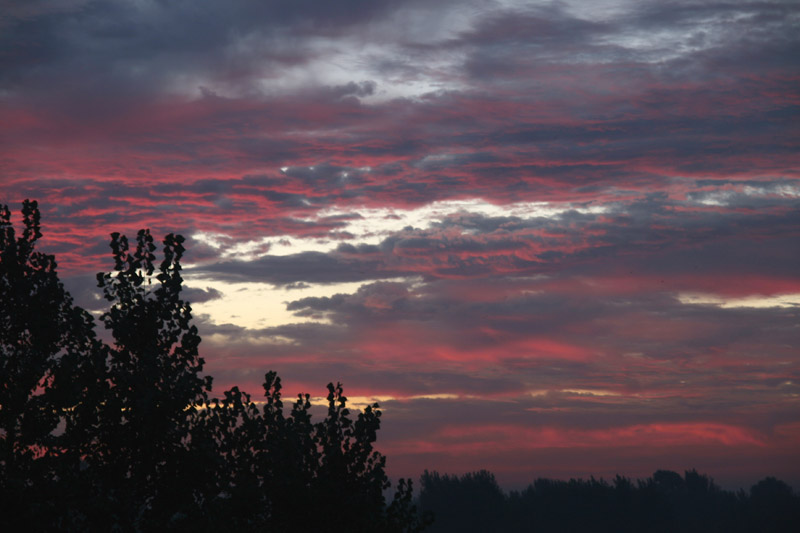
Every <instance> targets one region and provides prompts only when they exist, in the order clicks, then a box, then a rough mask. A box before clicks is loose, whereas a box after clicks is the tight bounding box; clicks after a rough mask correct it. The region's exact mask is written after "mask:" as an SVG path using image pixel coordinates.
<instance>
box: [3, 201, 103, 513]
mask: <svg viewBox="0 0 800 533" xmlns="http://www.w3.org/2000/svg"><path fill="white" fill-rule="evenodd" d="M22 215H23V224H24V229H23V231H22V234H21V235H20V236H17V235H16V234H15V231H14V228H13V226H12V224H11V213H10V211H9V209H8V207H7V206H4V205H3V206H0V302H2V305H0V324H2V327H0V509H2V510H3V515H4V516H6V517H8V518H10V519H12V520H13V518H12V517H17V518H18V519H19V520H20V521H24V522H25V523H26V524H28V525H35V524H36V523H39V522H46V521H47V520H49V519H51V518H52V517H53V516H56V515H63V514H64V513H65V508H64V507H68V505H59V504H65V499H64V498H61V499H59V498H54V497H53V496H54V494H57V493H58V492H59V491H61V490H62V488H63V487H64V486H65V485H66V484H67V483H68V482H69V480H71V479H72V478H74V476H75V475H77V474H78V472H79V471H80V447H79V445H78V443H77V441H76V438H77V437H78V435H79V434H80V432H81V431H82V427H81V425H80V424H78V423H77V421H78V420H79V419H80V420H90V419H91V418H93V417H94V416H96V409H95V407H94V406H93V405H92V402H91V397H92V395H93V394H94V392H95V391H94V390H93V389H94V387H96V386H102V384H101V382H100V381H98V380H97V373H98V368H99V367H101V366H102V363H103V350H102V346H101V345H100V343H99V341H98V340H97V338H96V336H95V332H94V329H93V328H94V324H93V320H92V317H91V315H90V314H89V313H87V312H86V311H84V310H82V309H80V308H79V307H76V306H75V305H74V304H73V300H72V298H71V297H70V295H69V294H68V293H67V292H66V291H65V289H64V286H63V285H62V284H61V282H60V281H59V279H58V275H57V272H56V266H57V265H56V261H55V258H54V257H53V256H52V255H47V254H43V253H41V252H38V251H35V245H36V242H37V241H38V240H39V239H40V238H41V237H42V233H41V231H40V213H39V209H38V205H37V203H36V202H35V201H28V200H26V201H25V202H24V203H23V206H22ZM59 429H60V431H58V430H59ZM65 430H66V431H65ZM78 440H80V439H78ZM7 523H8V522H7Z"/></svg>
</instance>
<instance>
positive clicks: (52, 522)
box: [0, 201, 422, 532]
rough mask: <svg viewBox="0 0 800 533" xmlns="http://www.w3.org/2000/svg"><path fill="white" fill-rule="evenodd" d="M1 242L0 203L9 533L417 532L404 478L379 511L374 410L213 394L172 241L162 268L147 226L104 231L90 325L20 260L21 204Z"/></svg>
mask: <svg viewBox="0 0 800 533" xmlns="http://www.w3.org/2000/svg"><path fill="white" fill-rule="evenodd" d="M22 214H23V224H24V230H23V232H22V235H20V236H17V235H16V234H15V231H14V228H13V225H12V224H11V218H10V212H9V210H8V208H7V207H6V206H0V323H2V324H3V327H2V328H0V372H1V374H0V378H1V379H0V384H1V385H0V520H2V521H3V523H4V525H5V527H6V529H5V530H6V531H8V530H11V531H13V530H17V529H18V530H23V529H24V530H31V529H33V530H42V531H44V530H65V531H73V530H74V531H163V530H176V531H189V530H192V531H212V530H234V529H236V530H242V531H289V530H292V531H319V530H322V529H325V528H329V527H331V526H333V525H336V526H337V527H339V528H341V529H344V530H346V531H386V532H392V531H397V532H400V531H409V532H410V531H420V530H421V528H422V524H421V522H420V521H419V519H418V516H417V514H416V512H415V510H414V507H413V504H412V499H411V495H412V487H411V483H410V481H408V482H406V481H405V480H401V482H400V484H399V486H398V490H397V491H396V493H395V497H394V499H393V500H392V501H391V502H387V501H386V498H385V496H384V492H385V491H386V489H388V488H389V486H390V483H389V481H388V478H387V476H386V473H385V465H386V458H385V457H384V456H383V455H382V454H380V453H379V452H378V451H376V450H375V448H374V444H375V442H376V440H377V433H378V430H379V429H380V417H381V412H380V409H379V406H378V405H377V404H373V405H371V406H368V407H367V408H366V409H364V410H363V411H359V412H357V413H352V412H351V410H350V409H349V408H348V407H347V397H346V396H345V395H344V391H343V388H342V385H341V384H340V383H337V384H336V385H334V384H333V383H329V384H328V396H327V402H328V410H327V414H326V416H325V417H324V418H323V419H322V420H320V421H318V422H315V421H313V420H312V414H311V401H310V395H309V394H300V395H298V396H297V398H296V400H295V401H294V402H293V403H292V405H291V407H290V408H288V409H284V405H283V400H282V385H281V380H280V377H278V375H277V374H276V373H275V372H272V371H270V372H267V373H266V375H265V380H264V395H265V396H264V400H263V401H254V400H252V399H251V397H250V395H249V394H247V393H246V392H243V391H241V390H239V389H238V387H233V388H232V389H230V390H228V391H225V392H224V393H223V394H222V395H221V396H220V397H214V396H213V395H212V378H211V377H210V376H204V375H202V371H203V367H204V364H205V362H204V360H203V358H202V357H200V355H199V351H198V350H199V345H200V342H201V339H200V335H199V332H198V330H197V328H196V327H195V326H194V325H193V324H192V309H191V306H190V304H189V303H188V302H186V301H184V300H183V299H182V296H181V291H182V284H183V279H182V277H181V259H182V257H183V253H184V252H185V248H184V246H183V243H184V239H183V238H182V237H181V236H179V235H173V234H169V235H167V236H166V237H165V238H164V240H163V246H162V249H161V255H162V260H161V261H160V262H158V260H157V257H156V252H157V247H156V245H155V243H154V239H153V237H152V236H151V234H150V232H149V231H148V230H141V231H139V232H138V234H137V235H136V239H135V242H133V243H132V242H129V241H128V239H127V238H126V237H125V236H124V235H120V234H119V233H113V234H112V235H111V243H110V247H111V252H112V257H113V261H114V270H113V271H112V272H103V273H100V274H98V275H97V282H98V287H99V288H100V289H102V291H103V296H104V298H105V299H106V300H107V301H108V304H109V308H108V310H107V311H106V312H104V313H103V314H102V315H101V316H100V322H101V323H102V324H103V326H104V327H105V328H106V329H107V330H109V332H110V333H111V337H112V339H113V342H112V343H105V342H103V341H102V340H100V339H99V337H98V335H97V334H96V332H95V321H94V319H93V317H92V316H91V315H90V314H89V313H88V312H86V311H85V310H83V309H81V308H79V307H78V306H76V305H75V304H74V302H73V300H72V298H71V296H70V295H69V294H68V293H67V292H66V290H65V289H64V287H63V285H62V284H61V282H60V281H59V280H58V275H57V272H56V262H55V258H54V257H53V256H50V255H45V254H42V253H40V252H37V251H35V243H36V241H37V240H38V239H39V238H41V236H42V233H41V231H40V227H41V224H40V214H39V210H38V206H37V204H36V202H30V201H25V202H24V204H23V209H22Z"/></svg>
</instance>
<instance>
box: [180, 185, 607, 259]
mask: <svg viewBox="0 0 800 533" xmlns="http://www.w3.org/2000/svg"><path fill="white" fill-rule="evenodd" d="M610 209H611V208H610V207H609V206H602V205H590V206H578V205H573V204H554V203H549V202H517V203H513V204H508V205H495V204H492V203H489V202H486V201H485V200H482V199H471V200H447V201H442V202H433V203H431V204H428V205H425V206H422V207H417V208H414V209H397V208H388V207H386V208H384V207H381V208H367V207H361V208H338V207H332V208H326V209H323V210H320V211H318V212H317V213H316V215H315V216H313V217H309V218H304V219H302V220H304V221H306V222H316V221H319V220H321V219H325V218H328V217H337V216H341V217H346V216H352V215H357V217H356V218H353V219H350V220H347V221H346V224H345V225H344V226H343V227H340V228H337V232H339V233H349V234H351V235H353V239H352V240H354V241H356V242H358V243H360V244H380V242H381V241H382V240H383V239H385V238H386V237H388V236H389V235H392V234H394V233H397V232H399V231H402V230H403V229H404V228H406V227H412V228H417V229H426V228H430V227H431V225H432V224H435V223H440V222H443V221H445V220H447V219H448V218H449V217H453V216H457V215H459V214H473V215H480V216H484V217H517V218H519V219H521V220H526V219H532V218H555V217H557V216H559V215H562V214H564V213H567V212H570V211H575V212H578V213H582V214H594V215H597V214H603V213H606V212H608V211H609V210H610ZM465 233H468V231H467V230H465ZM192 238H193V239H195V240H196V241H199V242H201V243H203V244H205V245H207V246H210V247H211V248H214V249H217V250H218V251H219V259H221V260H229V259H238V260H242V261H252V260H254V259H257V258H259V257H263V256H266V255H272V256H282V255H291V254H297V253H301V252H323V253H325V252H331V251H333V250H334V249H335V248H336V247H337V246H338V245H339V243H340V242H341V241H340V240H331V239H319V238H300V237H295V236H293V235H278V236H271V237H259V238H257V239H251V240H248V241H243V242H237V243H231V242H230V237H228V236H226V235H223V234H220V233H196V234H194V235H192ZM188 268H191V267H188Z"/></svg>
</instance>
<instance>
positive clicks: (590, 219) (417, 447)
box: [0, 0, 800, 486]
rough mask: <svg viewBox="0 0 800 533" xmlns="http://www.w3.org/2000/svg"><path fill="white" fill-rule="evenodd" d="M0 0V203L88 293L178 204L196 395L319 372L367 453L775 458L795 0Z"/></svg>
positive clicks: (508, 464) (311, 377) (428, 463)
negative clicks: (202, 365) (202, 369)
mask: <svg viewBox="0 0 800 533" xmlns="http://www.w3.org/2000/svg"><path fill="white" fill-rule="evenodd" d="M0 13H2V14H1V15H0V203H7V204H10V206H13V208H14V209H16V210H17V211H18V210H19V205H20V202H21V201H22V200H23V199H25V198H31V199H37V200H38V201H39V203H40V206H41V207H42V215H43V227H44V232H45V238H44V239H43V241H42V244H41V247H40V249H42V250H43V251H46V252H48V253H54V254H56V256H57V259H58V260H59V268H60V271H61V275H62V277H63V278H65V281H66V283H67V285H68V288H69V289H70V290H71V291H72V292H73V294H74V295H75V296H76V298H77V299H78V301H79V303H81V304H82V305H84V306H86V307H87V308H90V309H98V308H100V306H102V302H100V301H99V299H98V297H99V294H98V293H97V292H96V290H95V288H94V281H93V280H94V274H95V273H96V272H98V271H100V270H107V269H110V268H111V266H112V263H111V261H110V255H109V249H108V245H107V243H108V234H109V233H111V232H112V231H120V232H125V233H128V234H132V233H134V232H135V231H136V230H137V229H139V228H142V227H149V228H150V229H151V230H152V232H153V233H154V234H155V235H157V236H161V235H164V234H166V233H168V232H176V233H181V234H183V235H185V236H186V237H187V238H188V243H189V244H188V249H189V251H188V253H187V259H186V260H187V263H186V267H187V268H186V278H187V284H188V287H189V290H188V291H187V297H188V298H189V299H190V300H191V301H192V302H193V308H194V311H195V313H194V314H195V317H196V323H197V325H198V327H199V329H200V333H201V336H202V337H203V343H202V345H201V355H202V356H203V357H205V359H206V360H207V362H208V364H207V367H206V369H207V371H208V372H209V373H210V374H212V375H214V376H215V390H216V391H217V392H218V393H220V392H222V391H223V390H224V389H225V388H227V387H229V386H231V385H234V384H237V385H239V386H241V387H242V388H244V389H246V390H249V391H250V392H252V393H258V392H259V391H260V384H261V382H262V381H263V375H264V372H266V371H267V370H269V369H274V370H276V371H278V372H279V374H280V375H281V376H282V377H283V378H284V383H285V390H286V391H287V393H288V394H290V395H292V394H294V393H296V392H300V391H307V392H310V393H312V395H317V396H321V395H323V393H324V390H325V389H324V386H325V384H326V383H327V382H328V381H337V380H338V381H342V382H343V383H344V385H345V391H346V392H347V393H348V396H350V397H352V398H354V399H359V397H366V398H378V399H379V400H380V402H381V405H382V407H383V409H384V411H385V416H384V418H383V420H384V426H383V428H382V430H381V437H380V440H379V444H380V445H381V450H382V451H384V452H385V453H386V454H387V455H388V458H389V459H388V470H389V473H390V474H392V475H394V476H400V475H406V476H412V477H416V476H418V475H419V474H420V473H421V472H422V470H423V469H425V468H428V469H437V470H439V471H443V472H454V473H463V472H466V471H472V470H477V469H481V468H487V469H490V470H492V471H494V472H495V473H496V474H497V476H498V479H499V481H500V482H501V483H503V484H505V485H507V486H519V485H522V484H525V483H527V482H529V481H532V480H533V479H534V478H535V477H539V476H547V477H559V478H568V477H571V476H574V477H578V476H580V477H588V476H589V475H595V476H606V477H608V476H613V475H614V474H616V473H620V474H624V475H630V476H645V475H649V474H651V473H652V472H653V471H654V470H656V469H658V468H667V469H674V470H677V471H680V472H682V471H683V470H685V469H691V468H697V469H698V470H699V471H701V472H707V473H709V474H711V475H712V476H714V477H715V478H716V479H717V481H719V482H721V483H722V484H723V485H726V486H740V485H743V484H746V483H750V482H754V481H755V480H756V479H760V478H761V477H764V476H766V475H774V476H777V477H780V478H782V479H785V480H787V481H790V482H792V483H794V484H795V486H798V485H800V454H798V450H800V238H799V237H800V181H799V179H798V178H800V155H799V154H800V151H799V150H798V149H799V148H800V135H798V133H800V130H799V128H798V126H799V125H800V120H799V117H798V115H799V112H800V61H798V58H800V8H799V7H798V4H797V2H795V1H785V2H781V1H768V0H767V1H737V0H730V1H713V0H711V1H706V0H703V1H690V0H686V1H681V0H658V1H655V0H653V1H649V0H636V1H634V0H595V1H591V2H588V1H585V2H582V1H577V0H571V1H567V0H565V1H526V2H522V1H513V0H497V1H488V0H486V1H481V0H475V1H437V2H430V1H420V0H406V1H400V0H395V1H377V0H369V1H368V0H340V1H337V2H329V1H321V0H294V1H292V2H289V1H281V0H270V1H259V2H255V1H248V0H236V1H234V0H228V1H225V2H215V1H203V0H192V1H188V0H187V1H180V0H176V1H169V2H166V1H157V0H152V1H148V0H119V1H102V2H101V1H85V0H39V1H27V2H17V1H13V0H0ZM361 399H362V400H363V398H361Z"/></svg>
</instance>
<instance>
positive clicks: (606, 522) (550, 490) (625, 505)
mask: <svg viewBox="0 0 800 533" xmlns="http://www.w3.org/2000/svg"><path fill="white" fill-rule="evenodd" d="M421 481H422V491H421V493H420V496H419V501H420V506H421V507H422V509H423V510H424V511H425V512H427V513H432V514H433V515H434V517H435V521H434V522H433V525H432V527H431V528H430V531H433V532H459V533H461V532H470V531H475V532H479V531H486V529H485V527H486V524H492V525H491V529H492V530H494V531H508V532H528V531H537V532H550V531H552V532H561V531H608V532H632V533H633V532H665V533H666V532H671V531H686V532H693V531H694V532H707V531H720V532H722V531H725V532H750V531H775V532H781V531H786V532H790V531H797V528H798V525H800V496H798V495H796V494H794V493H793V492H792V490H791V488H790V487H789V486H787V485H786V484H785V483H783V482H781V481H778V480H776V479H774V478H766V479H764V480H762V481H760V482H759V483H758V484H756V485H754V486H753V487H752V488H751V490H750V493H749V494H748V493H745V492H743V491H740V492H738V493H733V492H729V491H725V490H722V489H720V488H719V487H718V486H717V485H715V484H714V482H713V481H712V480H711V479H710V478H709V477H708V476H705V475H702V474H698V473H697V472H696V471H695V470H691V471H687V472H685V473H684V475H683V476H681V475H680V474H678V473H677V472H671V471H667V470H659V471H657V472H656V473H655V474H653V476H652V477H650V478H647V479H645V480H639V481H637V482H636V483H634V482H633V481H631V480H630V479H628V478H625V477H621V476H617V477H616V478H615V479H614V480H613V482H612V483H610V484H609V483H607V482H605V481H603V480H597V479H594V478H591V479H589V480H580V479H577V480H576V479H571V480H569V481H555V480H550V479H537V480H536V481H534V482H533V483H532V484H531V485H529V486H528V487H527V488H526V489H524V490H523V491H521V492H517V491H512V492H510V493H509V494H505V493H503V492H502V491H501V490H500V489H499V487H497V484H496V482H495V481H494V476H493V475H492V474H491V473H489V472H486V471H481V472H475V473H469V474H465V475H463V476H461V477H458V476H449V475H441V474H439V473H438V472H428V471H425V473H424V474H423V475H422V479H421Z"/></svg>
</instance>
